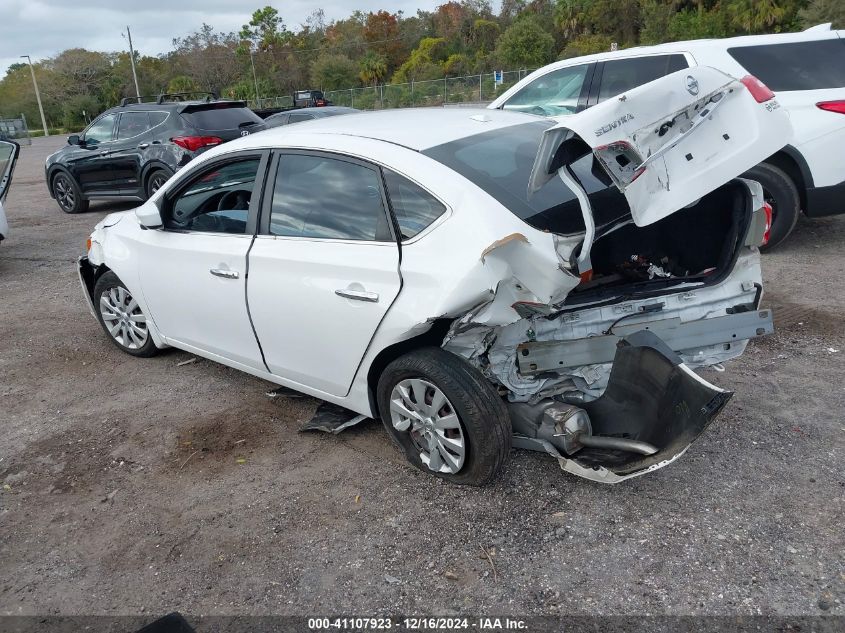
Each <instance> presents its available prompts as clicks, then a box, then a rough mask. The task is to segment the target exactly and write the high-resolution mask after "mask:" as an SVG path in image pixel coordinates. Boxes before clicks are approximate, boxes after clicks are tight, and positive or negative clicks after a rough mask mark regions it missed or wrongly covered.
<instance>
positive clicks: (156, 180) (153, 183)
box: [150, 174, 167, 195]
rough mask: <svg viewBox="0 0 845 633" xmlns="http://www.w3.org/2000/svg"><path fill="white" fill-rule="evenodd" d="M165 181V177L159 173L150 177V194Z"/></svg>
mask: <svg viewBox="0 0 845 633" xmlns="http://www.w3.org/2000/svg"><path fill="white" fill-rule="evenodd" d="M166 182H167V178H165V177H164V176H162V175H161V174H155V175H154V176H153V177H152V178H151V179H150V195H153V194H154V193H155V192H156V191H158V190H159V189H161V187H162V185H164V183H166Z"/></svg>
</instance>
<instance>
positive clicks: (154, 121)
mask: <svg viewBox="0 0 845 633" xmlns="http://www.w3.org/2000/svg"><path fill="white" fill-rule="evenodd" d="M147 114H149V115H150V127H155V126H156V125H160V124H161V123H164V122H165V121H166V120H167V116H168V115H167V112H147Z"/></svg>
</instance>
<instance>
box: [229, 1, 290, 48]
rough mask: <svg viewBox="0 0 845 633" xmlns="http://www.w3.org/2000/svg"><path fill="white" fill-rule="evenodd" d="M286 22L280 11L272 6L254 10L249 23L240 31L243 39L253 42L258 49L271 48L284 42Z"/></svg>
mask: <svg viewBox="0 0 845 633" xmlns="http://www.w3.org/2000/svg"><path fill="white" fill-rule="evenodd" d="M284 32H285V23H284V22H283V21H282V18H281V16H280V15H279V12H278V11H277V10H276V9H274V8H273V7H271V6H266V7H264V8H263V9H258V10H256V11H254V12H253V14H252V19H250V21H249V24H244V25H243V26H242V27H241V31H240V33H239V35H240V37H241V39H243V40H247V41H249V42H251V43H252V44H253V46H254V48H257V49H258V50H269V49H272V48H274V47H277V46H279V45H280V44H282V43H283V42H284Z"/></svg>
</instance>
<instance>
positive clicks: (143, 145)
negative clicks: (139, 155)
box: [138, 143, 150, 149]
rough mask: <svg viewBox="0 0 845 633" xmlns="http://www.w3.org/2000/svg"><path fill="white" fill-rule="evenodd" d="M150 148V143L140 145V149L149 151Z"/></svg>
mask: <svg viewBox="0 0 845 633" xmlns="http://www.w3.org/2000/svg"><path fill="white" fill-rule="evenodd" d="M149 146H150V144H149V143H139V144H138V149H147V148H148V147H149Z"/></svg>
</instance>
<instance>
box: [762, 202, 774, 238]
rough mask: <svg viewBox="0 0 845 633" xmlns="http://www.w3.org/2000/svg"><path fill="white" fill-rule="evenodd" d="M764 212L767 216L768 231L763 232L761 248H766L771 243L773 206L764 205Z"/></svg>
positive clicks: (766, 203)
mask: <svg viewBox="0 0 845 633" xmlns="http://www.w3.org/2000/svg"><path fill="white" fill-rule="evenodd" d="M763 211H764V212H765V214H766V230H765V231H763V241H762V242H761V243H760V246H765V245H766V244H768V243H769V237H771V232H772V205H770V204H769V203H768V202H764V203H763Z"/></svg>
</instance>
